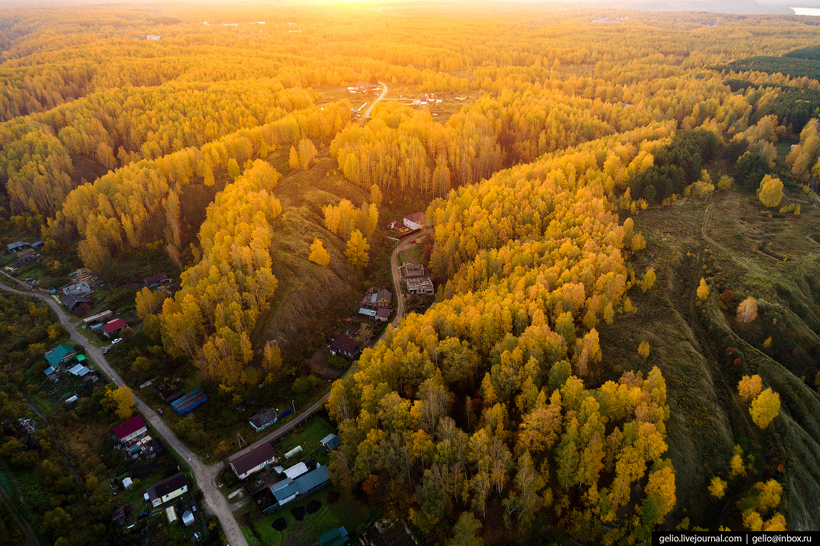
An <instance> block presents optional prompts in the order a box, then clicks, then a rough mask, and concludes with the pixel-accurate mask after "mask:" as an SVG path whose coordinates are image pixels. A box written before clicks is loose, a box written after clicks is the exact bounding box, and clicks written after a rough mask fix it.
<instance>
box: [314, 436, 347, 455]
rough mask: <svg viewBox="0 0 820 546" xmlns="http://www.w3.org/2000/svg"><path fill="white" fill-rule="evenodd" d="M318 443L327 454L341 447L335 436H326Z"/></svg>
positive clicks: (340, 442)
mask: <svg viewBox="0 0 820 546" xmlns="http://www.w3.org/2000/svg"><path fill="white" fill-rule="evenodd" d="M319 443H320V444H322V447H323V448H325V451H327V452H328V453H330V452H331V451H333V450H334V449H336V448H337V447H339V446H340V445H342V441H341V440H339V437H338V436H336V435H335V434H328V435H327V436H325V437H324V438H322V439H321V440H320V441H319Z"/></svg>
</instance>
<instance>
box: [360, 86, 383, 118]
mask: <svg viewBox="0 0 820 546" xmlns="http://www.w3.org/2000/svg"><path fill="white" fill-rule="evenodd" d="M379 83H380V84H381V86H382V87H384V91H382V94H381V95H379V98H377V99H376V100H374V101H373V104H371V105H370V108H368V109H367V110H365V112H364V117H365V118H369V117H370V113H371V112H372V111H373V107H374V106H376V103H377V102H379V101H380V100H382V99H383V98H384V96H385V95H386V94H387V84H386V83H384V82H379Z"/></svg>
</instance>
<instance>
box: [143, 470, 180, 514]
mask: <svg viewBox="0 0 820 546" xmlns="http://www.w3.org/2000/svg"><path fill="white" fill-rule="evenodd" d="M187 492H188V479H187V478H186V477H185V474H183V473H182V472H178V473H177V474H174V475H173V476H171V477H170V478H168V479H165V480H162V481H161V482H157V483H155V484H154V485H153V486H151V487H149V488H148V490H147V492H146V493H145V495H144V497H145V500H146V501H147V502H148V503H150V504H151V506H153V507H154V508H156V507H157V506H159V505H161V504H163V503H166V502H168V501H169V500H172V499H175V498H177V497H179V496H180V495H183V494H185V493H187Z"/></svg>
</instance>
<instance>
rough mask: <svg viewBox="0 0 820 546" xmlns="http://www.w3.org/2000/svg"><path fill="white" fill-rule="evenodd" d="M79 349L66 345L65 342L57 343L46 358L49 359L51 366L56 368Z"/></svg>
mask: <svg viewBox="0 0 820 546" xmlns="http://www.w3.org/2000/svg"><path fill="white" fill-rule="evenodd" d="M76 354H77V351H76V350H75V349H74V347H72V346H71V345H66V344H65V343H61V344H60V345H57V346H56V347H54V348H53V349H51V350H50V351H49V352H47V353H46V355H45V356H46V360H47V361H48V364H49V366H51V367H52V368H56V367H57V366H59V365H60V364H62V363H63V362H65V361H67V360H68V359H70V358H71V357H72V356H74V355H76Z"/></svg>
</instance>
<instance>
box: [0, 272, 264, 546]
mask: <svg viewBox="0 0 820 546" xmlns="http://www.w3.org/2000/svg"><path fill="white" fill-rule="evenodd" d="M0 288H2V289H3V290H7V291H9V292H14V293H15V294H20V295H23V296H30V297H35V298H37V299H39V300H42V301H44V302H46V303H47V304H48V305H49V307H51V308H52V309H53V310H54V312H55V313H57V317H58V318H59V319H60V323H61V324H62V325H63V326H64V327H65V329H66V330H67V331H68V333H69V335H70V336H71V340H72V341H76V342H77V343H79V344H80V345H82V346H83V347H84V348H85V350H86V353H87V354H88V356H89V357H90V358H91V360H93V361H94V362H95V363H96V364H97V365H98V366H99V367H100V369H101V370H102V371H103V372H104V373H105V375H107V376H108V377H109V378H110V379H111V382H112V383H114V384H115V385H117V386H118V387H119V386H122V385H125V382H124V381H123V380H122V378H121V377H120V375H119V374H118V373H117V372H116V371H115V370H114V368H113V367H111V365H110V364H109V363H108V361H107V360H106V359H105V355H103V352H102V350H101V349H100V348H99V347H95V346H94V345H92V344H91V343H90V342H89V341H88V340H87V339H86V338H85V337H84V336H82V335H81V334H80V333H79V332H77V330H76V329H75V327H74V325H73V324H71V321H70V319H69V316H68V314H67V313H66V312H65V310H63V308H62V307H60V305H59V304H58V303H57V302H56V301H54V299H53V298H51V297H49V296H47V295H45V294H40V293H38V292H25V291H22V290H16V289H14V288H11V287H9V286H6V285H5V284H1V283H0ZM134 403H135V404H136V406H137V410H138V411H139V412H140V413H141V414H142V416H143V417H144V418H145V420H146V421H148V422H149V423H151V426H153V427H154V430H156V431H157V434H159V435H160V436H161V437H162V439H163V441H164V443H165V447H167V448H169V449H173V450H174V451H176V452H177V453H178V454H179V456H180V457H182V458H183V459H185V460H186V461H187V462H188V464H189V465H190V466H191V470H192V471H193V473H194V477H196V481H197V484H198V485H199V488H200V489H201V490H202V493H203V494H204V496H205V506H206V507H207V508H208V510H209V511H210V512H211V513H212V514H214V515H215V516H216V517H217V518H219V523H220V524H221V525H222V529H223V530H224V532H225V536H226V538H227V539H228V542H229V543H230V544H232V545H233V546H247V544H248V541H247V540H245V536H244V535H243V534H242V531H241V530H240V529H239V525H238V524H237V523H236V520H235V519H234V517H233V514H231V511H230V509H229V508H228V502H227V501H226V500H225V497H223V496H222V494H221V493H220V492H219V490H218V489H217V487H216V483H215V481H214V478H215V477H216V474H217V472H218V471H219V469H220V468H221V467H222V465H221V464H220V463H216V464H213V465H211V466H205V465H204V464H203V463H202V461H201V460H200V459H199V457H198V456H197V455H196V454H195V453H194V452H192V451H191V450H190V449H188V447H187V446H186V445H185V444H183V443H182V442H181V441H180V439H179V438H177V436H176V434H174V432H173V431H172V430H171V429H170V428H169V427H168V426H167V425H166V424H165V423H164V422H163V421H162V419H160V418H159V416H158V415H157V414H156V413H155V412H154V410H152V409H151V408H150V407H148V405H147V404H146V403H145V402H143V401H142V400H141V399H140V398H139V397H138V396H136V395H134Z"/></svg>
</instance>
